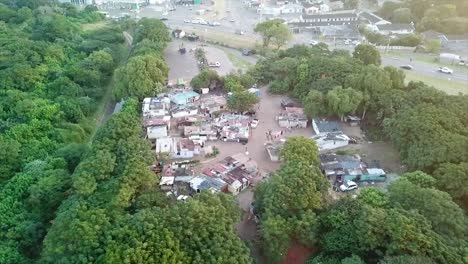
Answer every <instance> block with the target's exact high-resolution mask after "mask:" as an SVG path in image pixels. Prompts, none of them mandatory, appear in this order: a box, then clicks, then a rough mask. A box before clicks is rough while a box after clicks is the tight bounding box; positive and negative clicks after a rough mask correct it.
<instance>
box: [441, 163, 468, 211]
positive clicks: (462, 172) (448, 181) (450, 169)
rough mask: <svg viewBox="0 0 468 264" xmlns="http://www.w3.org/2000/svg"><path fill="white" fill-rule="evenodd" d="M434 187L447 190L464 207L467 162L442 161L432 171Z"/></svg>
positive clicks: (466, 194)
mask: <svg viewBox="0 0 468 264" xmlns="http://www.w3.org/2000/svg"><path fill="white" fill-rule="evenodd" d="M434 178H435V179H436V180H437V184H436V187H437V188H438V189H440V190H442V191H444V192H447V193H448V194H450V196H452V198H453V199H454V200H455V201H457V202H458V203H460V204H461V205H462V206H463V207H464V208H467V207H468V202H467V201H468V163H458V164H452V163H444V164H441V165H440V166H439V168H438V169H436V170H435V171H434Z"/></svg>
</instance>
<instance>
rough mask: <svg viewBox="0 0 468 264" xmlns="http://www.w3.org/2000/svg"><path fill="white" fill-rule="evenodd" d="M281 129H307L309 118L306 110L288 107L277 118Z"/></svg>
mask: <svg viewBox="0 0 468 264" xmlns="http://www.w3.org/2000/svg"><path fill="white" fill-rule="evenodd" d="M276 118H277V120H278V124H279V126H280V127H285V128H306V127H307V116H306V115H305V114H304V109H303V108H299V107H286V109H285V110H284V111H283V112H281V113H280V114H279V115H278V116H277V117H276Z"/></svg>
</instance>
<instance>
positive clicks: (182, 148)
mask: <svg viewBox="0 0 468 264" xmlns="http://www.w3.org/2000/svg"><path fill="white" fill-rule="evenodd" d="M174 142H175V143H174V148H173V152H172V153H171V156H172V158H174V159H191V158H193V157H194V156H195V155H200V146H198V144H196V143H195V142H194V141H193V140H191V139H188V138H174Z"/></svg>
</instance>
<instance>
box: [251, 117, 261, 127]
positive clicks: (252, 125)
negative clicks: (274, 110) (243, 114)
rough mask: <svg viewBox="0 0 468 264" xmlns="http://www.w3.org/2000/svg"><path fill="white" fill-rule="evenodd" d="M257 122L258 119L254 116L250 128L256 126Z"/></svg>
mask: <svg viewBox="0 0 468 264" xmlns="http://www.w3.org/2000/svg"><path fill="white" fill-rule="evenodd" d="M258 123H259V121H258V119H256V118H255V119H253V120H252V122H251V123H250V127H251V128H256V127H257V126H258Z"/></svg>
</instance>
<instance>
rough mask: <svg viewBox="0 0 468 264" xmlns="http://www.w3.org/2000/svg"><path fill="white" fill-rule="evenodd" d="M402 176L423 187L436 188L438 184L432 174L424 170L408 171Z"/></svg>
mask: <svg viewBox="0 0 468 264" xmlns="http://www.w3.org/2000/svg"><path fill="white" fill-rule="evenodd" d="M401 178H402V179H405V180H408V181H409V182H411V183H412V184H414V185H416V186H419V187H421V188H434V186H435V184H436V180H435V179H434V178H433V177H432V176H430V175H428V174H426V173H424V172H422V171H413V172H407V173H405V174H403V175H402V176H401Z"/></svg>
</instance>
